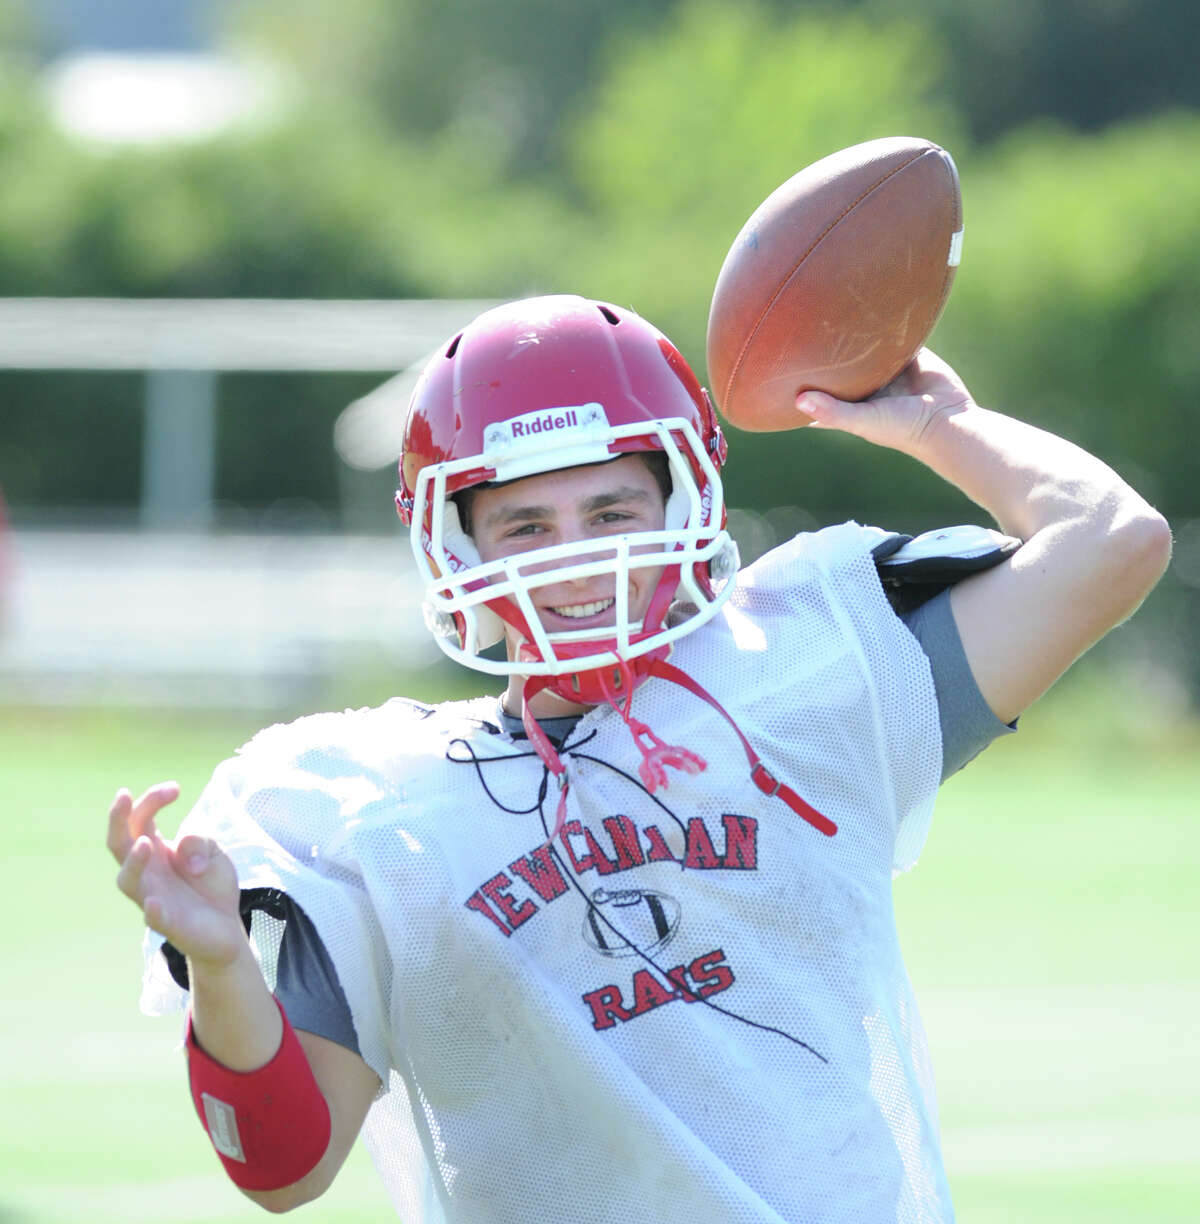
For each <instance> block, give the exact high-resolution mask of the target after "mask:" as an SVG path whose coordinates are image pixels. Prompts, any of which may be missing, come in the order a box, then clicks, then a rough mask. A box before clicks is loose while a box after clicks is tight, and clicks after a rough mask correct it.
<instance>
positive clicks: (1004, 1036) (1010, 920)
mask: <svg viewBox="0 0 1200 1224" xmlns="http://www.w3.org/2000/svg"><path fill="white" fill-rule="evenodd" d="M1085 689H1086V686H1076V687H1075V688H1074V689H1071V688H1068V689H1066V690H1064V694H1063V695H1062V696H1060V697H1058V698H1052V699H1048V700H1047V701H1046V702H1044V703H1043V704H1042V705H1041V706H1039V707H1037V708H1035V710H1034V711H1032V712H1031V713H1030V714H1029V715H1027V716H1026V719H1025V725H1024V728H1023V732H1022V734H1021V735H1018V736H1015V737H1012V738H1010V739H1009V740H1007V741H1005V742H1003V743H1000V744H998V745H995V746H994V747H993V748H992V749H990V750H989V751H988V752H987V753H986V754H985V755H984V756H983V757H982V758H981V759H980V760H978V761H977V762H975V763H974V764H973V765H972V766H970V767H969V768H968V769H967V770H966V771H965V772H964V773H963V774H961V775H959V776H958V777H957V778H955V779H953V780H951V782H950V783H949V784H948V785H947V786H946V788H945V790H944V791H943V795H942V801H941V804H940V807H939V811H938V815H937V817H936V819H935V822H934V830H933V834H932V837H931V840H930V844H929V846H928V849H927V851H926V854H925V856H924V858H923V859H922V862H921V864H920V865H919V866H918V868H917V869H916V871H915V872H913V873H912V874H911V875H910V876H909V877H906V878H904V879H902V880H901V881H899V882H898V883H897V888H896V896H897V908H898V911H899V916H900V923H901V929H902V933H903V935H904V938H905V946H906V948H907V953H908V959H909V965H910V969H911V972H912V976H913V978H914V980H915V982H916V986H917V993H918V997H919V998H920V999H921V1001H922V1006H923V1010H924V1013H925V1018H926V1023H927V1027H928V1029H929V1033H930V1041H931V1044H932V1047H933V1054H934V1063H935V1067H936V1069H937V1073H938V1082H939V1088H940V1093H941V1101H942V1128H943V1133H944V1137H945V1147H946V1155H947V1163H948V1167H949V1172H950V1179H951V1185H952V1187H953V1188H954V1192H955V1197H956V1200H957V1204H958V1210H959V1217H960V1219H961V1220H962V1221H964V1222H970V1224H1000V1222H1001V1221H1003V1222H1004V1224H1012V1222H1013V1221H1020V1222H1022V1224H1049V1222H1050V1221H1054V1222H1055V1224H1061V1222H1063V1221H1068V1222H1075V1221H1079V1222H1084V1224H1117V1222H1118V1221H1120V1222H1121V1224H1125V1222H1127V1221H1135V1220H1137V1221H1140V1220H1154V1221H1156V1222H1158V1224H1184V1222H1185V1221H1186V1222H1188V1224H1192V1222H1194V1221H1195V1220H1197V1219H1200V1162H1198V1161H1197V1156H1198V1155H1200V1042H1198V1041H1197V1032H1196V1027H1197V1026H1196V1016H1197V1015H1198V1014H1200V955H1198V952H1197V932H1198V931H1200V922H1198V919H1200V900H1198V898H1200V890H1198V889H1197V887H1196V875H1197V868H1198V867H1200V822H1198V820H1197V817H1198V816H1200V728H1198V727H1197V726H1195V725H1194V724H1193V725H1185V726H1174V725H1163V724H1161V723H1159V722H1156V721H1155V720H1153V719H1146V720H1139V719H1138V718H1137V711H1136V710H1134V711H1132V713H1131V711H1130V707H1129V701H1130V697H1129V694H1123V695H1122V697H1121V702H1122V707H1121V708H1122V710H1123V715H1122V717H1121V719H1120V720H1119V721H1118V722H1115V721H1114V720H1113V719H1111V718H1110V717H1109V715H1108V712H1107V710H1106V709H1105V708H1104V706H1103V705H1102V704H1101V703H1100V701H1099V700H1097V699H1096V698H1095V696H1094V695H1089V694H1088V693H1087V692H1086V691H1085ZM258 721H259V720H257V719H254V718H251V716H248V715H245V714H242V715H238V716H236V717H233V716H231V717H227V718H217V717H214V716H204V717H201V716H197V715H185V714H180V713H171V714H162V713H145V714H140V715H139V714H133V713H129V712H124V713H104V712H78V711H45V710H41V711H12V710H9V711H0V762H2V763H0V777H2V781H3V791H2V794H3V802H4V808H5V820H4V828H5V830H6V834H5V838H6V844H7V847H8V850H7V854H6V860H7V863H8V869H7V880H6V887H5V889H4V892H3V901H2V902H0V905H2V906H3V920H4V921H3V924H2V926H0V932H2V934H0V939H2V940H3V954H4V956H3V965H4V970H5V981H6V989H5V992H4V1001H3V1004H2V1006H3V1020H4V1033H5V1040H4V1042H3V1045H2V1046H0V1084H2V1088H3V1102H4V1108H3V1111H2V1112H0V1224H48V1222H51V1221H53V1222H55V1224H68V1222H74V1221H81V1220H86V1221H89V1222H90V1224H110V1222H111V1224H131V1222H134V1221H142V1220H145V1221H155V1222H159V1221H172V1222H175V1221H179V1222H183V1221H189V1222H193V1224H217V1222H218V1221H219V1222H221V1224H240V1222H241V1221H250V1220H261V1219H263V1218H264V1217H263V1215H262V1213H261V1212H259V1211H258V1209H257V1208H254V1207H253V1206H252V1205H250V1204H249V1203H248V1202H247V1201H246V1200H244V1199H242V1198H241V1197H240V1196H239V1195H238V1194H237V1192H236V1191H234V1190H233V1189H232V1188H231V1187H230V1186H229V1185H228V1184H227V1183H226V1182H225V1180H224V1178H223V1176H222V1175H221V1173H220V1171H219V1169H218V1167H217V1164H216V1161H215V1158H214V1157H213V1155H212V1153H211V1151H210V1150H209V1149H208V1148H207V1146H206V1144H205V1142H204V1141H203V1137H202V1135H201V1133H200V1131H199V1128H198V1126H197V1124H196V1122H195V1119H194V1117H193V1116H192V1114H191V1105H190V1102H189V1101H188V1099H187V1094H186V1089H185V1084H184V1076H183V1066H182V1060H181V1057H180V1056H179V1054H178V1053H177V1052H176V1050H177V1044H178V1035H179V1033H178V1026H177V1025H176V1023H175V1022H174V1021H171V1020H149V1019H146V1018H144V1017H142V1016H140V1015H139V1014H138V1012H137V1008H136V999H137V993H138V979H139V972H140V952H139V930H140V926H139V921H138V918H137V915H136V914H135V912H134V911H133V909H132V908H131V907H130V906H129V903H128V902H127V901H125V900H124V898H122V897H121V896H120V895H119V894H118V893H117V892H116V890H115V888H114V887H113V868H112V867H111V865H110V863H109V861H108V858H107V855H106V853H105V851H104V848H103V835H104V828H103V827H104V819H105V812H106V809H107V805H108V801H109V798H110V797H111V794H112V792H113V791H114V790H115V788H116V787H117V786H118V785H119V784H123V783H124V784H127V785H130V786H131V787H133V788H134V789H137V788H139V787H142V786H144V785H147V784H148V783H150V782H151V781H154V780H157V779H160V778H166V777H174V778H178V780H179V781H180V783H181V784H182V787H183V793H184V799H183V801H182V803H181V804H180V805H179V806H180V811H179V813H178V814H179V815H180V816H181V815H182V809H183V807H184V806H186V803H187V801H188V800H190V799H192V798H194V797H195V795H196V794H197V793H198V791H199V789H200V787H201V786H202V785H203V782H204V781H205V779H206V778H207V775H208V773H209V771H210V770H211V767H212V766H213V764H215V762H216V761H217V760H219V759H220V758H222V757H224V756H226V755H228V754H229V753H230V752H231V751H232V749H233V748H234V747H235V746H236V745H237V744H238V743H240V742H241V741H242V740H244V739H245V738H246V737H247V736H248V734H249V733H250V732H252V731H253V730H254V729H255V727H256V726H257V723H258ZM167 824H168V827H171V828H173V826H174V822H173V821H171V822H167ZM293 1218H295V1219H298V1220H305V1219H307V1220H311V1221H318V1220H319V1221H322V1222H328V1224H367V1222H368V1221H371V1222H375V1221H382V1220H387V1219H390V1218H392V1215H391V1210H390V1208H389V1207H388V1205H387V1203H386V1200H385V1198H384V1195H383V1192H382V1190H381V1189H380V1188H379V1186H378V1185H377V1184H376V1182H375V1178H374V1174H373V1172H372V1171H371V1169H370V1167H369V1163H368V1161H367V1160H366V1158H365V1156H364V1155H363V1154H362V1153H361V1152H356V1153H355V1155H354V1156H353V1158H352V1160H351V1163H350V1165H348V1167H347V1169H346V1170H345V1171H344V1172H343V1175H342V1177H341V1178H340V1179H339V1182H338V1184H337V1185H336V1186H335V1187H334V1189H333V1190H332V1191H331V1192H330V1194H329V1195H328V1196H326V1198H324V1199H323V1200H321V1202H319V1203H318V1204H316V1205H314V1206H312V1207H309V1208H305V1209H302V1210H301V1211H300V1212H298V1213H297V1214H296V1215H295V1216H294V1217H293Z"/></svg>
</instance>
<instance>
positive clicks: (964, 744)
mask: <svg viewBox="0 0 1200 1224" xmlns="http://www.w3.org/2000/svg"><path fill="white" fill-rule="evenodd" d="M900 619H901V620H902V621H903V622H904V623H905V624H906V625H907V626H908V629H909V632H910V633H911V634H912V635H913V637H915V638H916V639H917V641H918V642H919V643H920V645H921V649H922V650H923V651H924V652H925V655H926V657H927V658H928V659H929V666H930V670H931V671H932V673H933V687H934V689H935V691H936V693H937V704H938V720H939V722H940V724H941V729H942V781H943V782H944V781H945V780H946V779H947V778H948V777H950V775H951V774H954V773H957V772H958V771H959V770H960V769H962V767H963V766H964V765H966V764H967V763H968V762H970V761H972V760H974V759H975V757H977V756H978V755H979V754H980V753H981V752H982V751H983V750H984V749H985V748H986V747H987V746H988V744H990V743H991V742H992V741H993V740H994V739H998V738H999V737H1000V736H1002V735H1011V734H1012V733H1013V731H1015V730H1016V726H1017V724H1016V722H1015V721H1014V722H1012V723H1009V724H1006V723H1002V722H1001V721H1000V719H998V718H997V717H996V715H995V714H994V713H993V712H992V709H991V707H990V706H989V705H988V703H987V702H986V701H985V700H984V697H983V694H982V693H981V692H980V691H979V685H978V684H977V683H976V681H975V677H974V675H973V674H972V672H971V667H970V664H969V663H968V662H967V656H966V654H965V652H964V651H963V645H962V638H961V637H960V636H959V632H958V626H957V625H956V624H955V623H954V614H953V612H952V611H951V610H950V591H949V589H947V590H944V591H942V592H941V593H940V594H939V595H935V596H934V597H933V598H932V599H930V600H928V601H927V602H925V603H923V604H921V605H920V607H918V608H915V609H913V610H912V611H910V612H906V613H903V614H902V615H901V617H900Z"/></svg>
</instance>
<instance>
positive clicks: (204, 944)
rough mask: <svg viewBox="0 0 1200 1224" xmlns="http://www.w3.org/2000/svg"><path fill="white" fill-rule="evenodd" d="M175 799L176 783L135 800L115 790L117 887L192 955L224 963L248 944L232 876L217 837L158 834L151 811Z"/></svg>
mask: <svg viewBox="0 0 1200 1224" xmlns="http://www.w3.org/2000/svg"><path fill="white" fill-rule="evenodd" d="M178 797H179V787H178V786H177V785H176V784H175V783H174V782H163V783H160V784H159V785H158V786H152V787H151V788H150V789H149V790H148V791H146V793H145V794H144V795H142V796H141V798H139V799H138V800H137V801H136V802H135V801H134V799H133V797H132V796H131V795H130V793H129V791H127V790H125V789H124V788H122V789H121V790H119V791H117V793H116V796H115V797H114V799H113V801H112V806H111V807H110V808H109V812H108V849H109V851H110V853H111V854H112V856H113V858H115V859H116V860H117V862H118V863H119V864H120V868H121V869H120V871H119V872H118V873H117V887H118V888H119V889H120V890H121V891H122V892H123V893H124V894H125V895H126V896H127V897H128V898H129V899H130V900H131V901H132V902H133V903H134V904H135V905H137V906H138V907H139V908H140V909H141V911H142V913H143V915H144V916H145V919H146V925H147V926H149V927H152V928H153V929H154V930H156V931H158V932H159V933H160V934H162V935H165V936H166V937H167V939H169V940H170V941H171V943H173V944H174V945H175V947H176V948H178V949H179V951H180V952H182V953H183V954H184V956H186V957H187V958H188V959H189V960H193V961H202V962H208V963H212V964H213V965H227V964H230V963H231V962H232V961H233V959H234V958H235V957H236V955H237V953H238V952H239V951H240V950H241V949H242V948H243V946H244V945H245V942H246V937H245V928H244V927H243V926H242V922H241V918H240V917H239V915H238V882H237V873H236V872H235V870H234V867H233V864H232V863H231V862H230V861H229V857H228V856H227V855H226V854H225V853H224V851H223V850H222V849H221V848H220V846H218V845H217V843H216V842H214V841H211V840H209V839H208V838H203V837H193V836H188V837H183V838H180V839H179V841H178V842H176V843H172V842H169V841H167V840H166V839H165V838H163V836H162V835H161V834H160V833H159V831H158V828H157V826H156V824H155V816H156V815H157V814H158V812H159V811H160V810H161V809H162V808H164V807H166V806H167V804H169V803H173V802H174V801H175V800H176V799H177V798H178Z"/></svg>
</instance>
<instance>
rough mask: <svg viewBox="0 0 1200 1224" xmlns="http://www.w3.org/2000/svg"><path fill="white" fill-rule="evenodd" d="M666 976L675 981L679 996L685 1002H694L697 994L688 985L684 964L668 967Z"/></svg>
mask: <svg viewBox="0 0 1200 1224" xmlns="http://www.w3.org/2000/svg"><path fill="white" fill-rule="evenodd" d="M667 977H669V978H670V979H671V981H672V982H674V983H675V986H676V988H677V989H678V991H679V997H680V998H681V999H682V1000H683V1001H684V1002H685V1003H695V1001H696V998H697V996H696V995H694V994H693V993H692V988H691V987H690V986H689V985H688V980H687V967H686V966H685V965H676V966H675V968H674V969H668V970H667Z"/></svg>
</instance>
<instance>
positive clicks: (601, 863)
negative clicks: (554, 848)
mask: <svg viewBox="0 0 1200 1224" xmlns="http://www.w3.org/2000/svg"><path fill="white" fill-rule="evenodd" d="M569 837H582V838H583V840H584V841H585V842H587V848H588V852H587V854H585V855H583V856H582V858H576V857H575V851H574V850H573V849H572V848H571V843H570V841H568V840H567V839H568V838H569ZM559 839H560V840H561V841H562V844H563V849H564V850H566V852H567V858H569V859H570V860H571V866H572V867H573V868H574V870H575V874H576V875H582V874H583V873H584V872H585V871H593V870H594V871H598V872H599V873H600V874H601V875H611V874H612V873H613V872H614V871H616V869H617V865H616V863H614V862H613V861H612V859H610V858H609V857H608V856H607V855H606V854H605V853H604V851H603V850H601V849H600V846H599V845H598V844H597V842H596V839H595V838H594V837H593V836H592V831H591V829H585V828H584V827H583V825H581V824H580V823H579V821H578V820H568V821H567V823H566V824H564V825H563V827H562V833H560V834H559Z"/></svg>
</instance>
